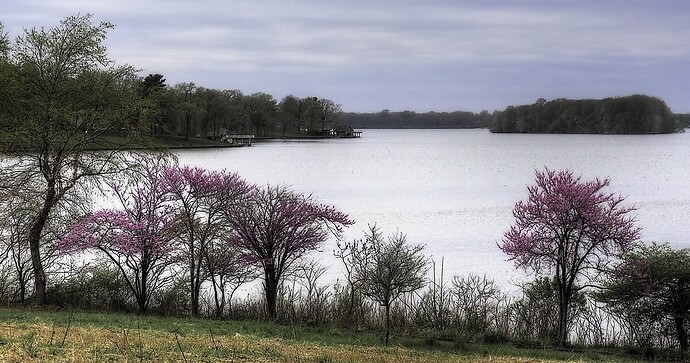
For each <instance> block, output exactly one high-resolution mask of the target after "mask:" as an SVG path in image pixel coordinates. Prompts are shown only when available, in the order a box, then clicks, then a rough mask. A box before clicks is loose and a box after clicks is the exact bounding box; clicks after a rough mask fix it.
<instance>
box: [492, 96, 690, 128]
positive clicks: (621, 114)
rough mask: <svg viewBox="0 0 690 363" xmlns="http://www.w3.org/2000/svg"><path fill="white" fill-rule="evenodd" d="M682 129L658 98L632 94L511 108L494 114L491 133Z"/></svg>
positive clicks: (537, 103) (542, 102)
mask: <svg viewBox="0 0 690 363" xmlns="http://www.w3.org/2000/svg"><path fill="white" fill-rule="evenodd" d="M679 129H680V126H679V125H678V124H677V122H676V120H675V117H674V116H673V114H672V113H671V111H670V110H669V108H668V106H666V104H665V103H664V101H662V100H660V99H659V98H655V97H650V96H645V95H632V96H628V97H618V98H606V99H603V100H567V99H556V100H553V101H548V102H547V101H546V100H544V99H539V100H538V101H537V102H536V103H534V104H532V105H522V106H509V107H508V108H506V109H505V110H504V111H502V112H497V113H496V114H494V117H493V121H492V125H491V131H492V132H518V133H557V134H582V133H588V134H659V133H672V132H676V131H678V130H679Z"/></svg>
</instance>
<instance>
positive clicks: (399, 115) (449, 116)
mask: <svg viewBox="0 0 690 363" xmlns="http://www.w3.org/2000/svg"><path fill="white" fill-rule="evenodd" d="M492 117H493V116H492V114H491V113H489V112H488V111H482V112H480V113H474V112H467V111H455V112H426V113H416V112H414V111H402V112H391V111H389V110H383V111H381V112H377V113H354V112H344V113H342V114H341V117H340V120H341V121H340V123H341V124H342V125H349V126H351V127H354V128H359V129H472V128H488V127H489V126H490V125H491V120H492Z"/></svg>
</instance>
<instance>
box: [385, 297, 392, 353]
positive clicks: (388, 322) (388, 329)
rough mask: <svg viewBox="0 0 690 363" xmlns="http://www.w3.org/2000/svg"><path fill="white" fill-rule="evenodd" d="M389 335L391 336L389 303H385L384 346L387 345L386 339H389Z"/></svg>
mask: <svg viewBox="0 0 690 363" xmlns="http://www.w3.org/2000/svg"><path fill="white" fill-rule="evenodd" d="M390 336H391V305H390V304H386V338H385V339H384V342H385V343H386V346H388V339H390Z"/></svg>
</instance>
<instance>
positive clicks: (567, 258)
mask: <svg viewBox="0 0 690 363" xmlns="http://www.w3.org/2000/svg"><path fill="white" fill-rule="evenodd" d="M609 183H610V181H609V180H608V179H603V180H601V179H595V180H591V181H582V180H581V178H580V177H575V176H573V173H572V172H571V171H552V170H548V169H546V170H545V171H543V172H541V171H536V185H532V186H529V187H528V188H527V191H528V198H527V200H526V201H519V202H518V203H517V204H515V207H514V209H513V217H514V218H515V222H514V224H513V225H512V226H511V227H510V229H509V230H508V231H507V232H505V234H504V238H503V241H502V243H501V244H500V245H499V247H500V248H501V250H502V251H503V252H504V253H506V254H508V256H510V259H511V260H513V261H514V262H515V264H516V266H518V267H522V268H525V269H531V270H533V271H534V272H535V273H537V274H548V275H550V276H554V281H555V282H556V285H557V290H558V306H559V311H558V336H557V337H556V338H557V340H556V342H557V344H558V345H559V346H565V345H566V344H567V342H568V332H569V329H568V323H569V316H568V312H569V307H570V302H571V298H572V297H573V295H574V293H575V292H577V291H579V290H581V289H584V288H586V287H591V286H593V285H592V282H593V281H595V278H596V277H597V275H598V273H599V272H601V271H603V270H605V269H606V268H607V266H608V265H609V263H610V262H611V261H612V257H616V256H620V254H621V253H624V252H627V251H629V250H631V249H632V248H633V245H634V242H635V241H637V240H638V239H639V237H640V228H638V227H636V226H635V218H634V216H631V213H632V212H633V211H634V210H635V208H634V207H627V206H624V205H623V202H624V199H625V198H623V197H622V196H617V195H614V194H610V193H607V192H605V191H604V189H605V188H606V187H608V186H609Z"/></svg>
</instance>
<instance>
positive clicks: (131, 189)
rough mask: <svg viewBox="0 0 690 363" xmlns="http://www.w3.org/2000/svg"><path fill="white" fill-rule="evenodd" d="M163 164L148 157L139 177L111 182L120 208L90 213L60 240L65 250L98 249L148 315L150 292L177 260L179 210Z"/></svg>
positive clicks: (141, 309)
mask: <svg viewBox="0 0 690 363" xmlns="http://www.w3.org/2000/svg"><path fill="white" fill-rule="evenodd" d="M165 167H166V163H165V161H164V160H163V159H149V160H147V161H145V164H144V165H143V168H142V169H141V173H140V174H139V175H136V176H134V177H132V178H131V179H129V180H126V181H121V180H110V181H108V182H107V185H108V187H109V189H110V191H111V192H112V194H113V195H114V197H115V199H116V200H117V202H118V204H119V205H120V207H121V208H120V209H101V210H98V211H96V212H94V213H92V214H89V215H88V216H86V217H85V218H84V219H82V220H81V221H80V222H78V223H77V224H75V225H74V226H72V229H71V231H70V232H69V233H68V234H67V235H65V236H64V237H63V238H62V239H61V240H60V241H59V242H58V247H59V249H60V251H62V252H63V253H70V254H72V253H77V252H81V251H84V250H95V251H98V252H100V253H101V254H102V256H103V257H105V258H106V261H109V262H110V263H112V264H113V265H114V266H115V267H116V268H117V269H118V270H119V271H120V274H121V276H122V278H123V279H124V280H125V281H126V283H127V286H128V287H129V289H130V291H131V293H132V295H133V296H134V299H135V300H136V304H137V309H138V311H139V312H140V313H146V310H147V308H148V305H149V302H150V300H151V296H152V292H154V291H155V290H156V289H157V288H159V287H160V286H162V285H164V284H165V282H166V279H167V278H169V274H166V272H168V271H167V269H168V267H169V266H170V265H171V264H172V263H174V262H175V260H174V258H173V253H174V247H173V244H172V240H173V238H174V230H175V229H174V225H175V211H174V208H173V206H172V205H171V198H170V193H169V192H168V185H167V183H165V179H164V178H163V177H162V175H163V172H164V171H165Z"/></svg>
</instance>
